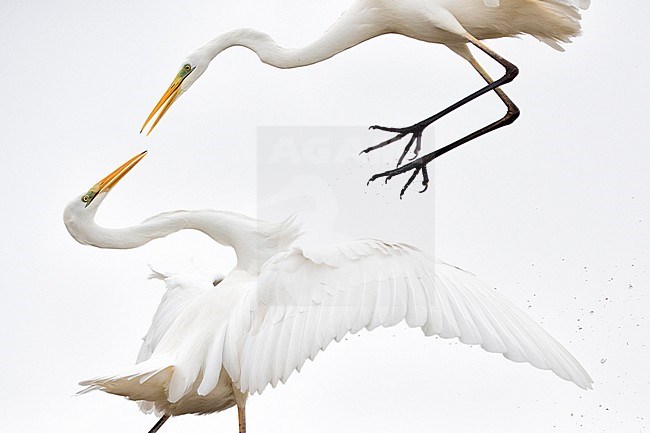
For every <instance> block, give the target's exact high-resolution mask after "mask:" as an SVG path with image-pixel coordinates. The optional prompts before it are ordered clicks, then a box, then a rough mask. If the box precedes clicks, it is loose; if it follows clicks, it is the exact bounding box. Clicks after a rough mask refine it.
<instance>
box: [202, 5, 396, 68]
mask: <svg viewBox="0 0 650 433" xmlns="http://www.w3.org/2000/svg"><path fill="white" fill-rule="evenodd" d="M384 21H385V20H382V19H381V16H380V15H378V14H377V12H376V11H375V9H373V8H369V7H367V6H361V5H360V6H357V7H353V8H351V9H350V10H348V11H346V12H345V13H344V14H343V15H342V16H341V18H339V20H338V21H336V22H335V23H334V25H332V26H331V27H330V28H329V29H328V30H327V31H326V32H325V34H324V35H323V36H321V37H320V38H319V39H317V40H316V41H314V42H312V43H311V44H309V45H307V46H304V47H302V48H293V49H289V48H283V47H281V46H279V45H278V44H277V43H276V42H275V41H274V40H273V38H271V37H270V36H269V35H267V34H266V33H263V32H260V31H258V30H254V29H238V30H233V31H231V32H228V33H224V34H223V35H221V36H219V37H217V38H216V39H214V40H212V41H211V42H209V43H208V44H206V45H205V46H204V47H202V48H200V49H199V51H204V50H205V52H206V54H207V55H208V57H210V59H213V58H214V57H216V56H217V55H218V54H219V53H221V52H222V51H224V50H225V49H227V48H230V47H234V46H242V47H246V48H248V49H250V50H252V51H253V52H255V53H256V54H257V56H258V57H259V58H260V60H261V61H262V62H264V63H266V64H269V65H271V66H275V67H276V68H281V69H288V68H298V67H301V66H307V65H312V64H314V63H318V62H322V61H323V60H327V59H329V58H330V57H333V56H335V55H336V54H338V53H340V52H342V51H345V50H347V49H348V48H352V47H354V46H355V45H358V44H360V43H362V42H364V41H367V40H369V39H372V38H374V37H376V36H379V35H382V34H386V33H389V32H390V30H389V27H388V25H386V24H385V22H384Z"/></svg>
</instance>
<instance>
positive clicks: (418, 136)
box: [361, 125, 425, 167]
mask: <svg viewBox="0 0 650 433" xmlns="http://www.w3.org/2000/svg"><path fill="white" fill-rule="evenodd" d="M424 128H425V127H423V126H411V127H408V128H387V127H385V126H378V125H375V126H371V127H370V129H376V130H378V131H386V132H394V133H396V134H397V135H395V136H394V137H393V138H390V139H388V140H386V141H382V142H381V143H379V144H377V145H375V146H370V147H369V148H367V149H364V150H362V151H361V155H363V154H364V153H370V152H372V151H373V150H377V149H381V148H382V147H385V146H388V145H389V144H392V143H395V142H397V141H400V140H401V139H402V138H404V137H406V136H407V135H410V136H411V138H410V139H409V141H408V143H407V144H406V146H405V147H404V152H402V156H400V158H399V161H398V162H397V167H400V166H401V165H402V163H403V162H404V158H406V155H408V153H409V152H410V150H411V148H412V147H413V144H415V149H414V150H413V157H412V158H411V159H409V161H413V160H414V159H415V158H417V157H418V156H419V155H420V151H421V150H422V133H423V132H424Z"/></svg>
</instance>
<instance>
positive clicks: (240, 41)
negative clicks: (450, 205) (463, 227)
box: [141, 0, 590, 195]
mask: <svg viewBox="0 0 650 433" xmlns="http://www.w3.org/2000/svg"><path fill="white" fill-rule="evenodd" d="M589 4H590V0H356V1H355V2H354V3H353V4H352V6H351V7H350V8H349V9H348V10H347V11H345V12H344V13H343V15H342V16H341V17H340V18H339V20H338V21H336V22H335V23H334V24H333V25H332V26H331V27H330V28H329V30H327V31H326V32H325V34H324V35H323V36H322V37H321V38H319V39H318V40H316V41H314V42H313V43H311V44H309V45H307V46H304V47H302V48H296V49H287V48H283V47H280V46H279V45H278V44H277V43H276V42H275V41H274V40H273V39H272V38H271V37H270V36H269V35H267V34H265V33H262V32H259V31H257V30H253V29H239V30H234V31H231V32H228V33H225V34H222V35H221V36H218V37H217V38H216V39H214V40H212V41H210V42H208V43H207V44H206V45H204V46H203V47H201V48H199V49H198V50H196V51H194V52H192V53H191V54H190V55H189V56H188V57H187V58H186V59H185V60H184V61H183V63H182V66H181V69H180V71H179V72H178V74H177V75H176V77H175V78H174V80H173V82H172V84H171V85H170V86H169V88H168V89H167V91H166V92H165V94H164V95H163V96H162V98H161V99H160V101H159V102H158V104H156V106H155V107H154V109H153V110H152V111H151V114H149V116H148V117H147V120H146V121H145V122H144V124H143V125H142V129H141V132H142V131H143V130H144V129H145V127H146V126H147V124H149V122H150V121H151V120H152V119H153V118H154V116H156V114H158V116H157V117H156V118H155V120H154V121H153V123H152V125H151V128H150V130H149V133H150V132H151V131H152V130H153V128H155V126H156V125H157V124H158V122H159V121H160V119H161V118H162V117H163V115H164V114H165V113H166V112H167V110H169V107H171V105H172V104H173V103H174V101H176V100H177V99H178V97H179V96H180V95H181V94H183V92H185V91H186V90H187V89H188V88H189V87H190V86H191V85H192V84H193V83H194V82H195V81H196V80H197V79H198V78H199V77H200V76H201V74H203V72H205V70H206V69H207V67H208V65H209V64H210V62H211V61H212V60H213V59H214V58H215V57H216V56H217V55H218V54H219V53H221V52H222V51H224V50H225V49H227V48H230V47H233V46H243V47H246V48H248V49H250V50H252V51H254V52H255V53H256V54H257V55H258V57H259V58H260V60H261V61H262V62H264V63H266V64H269V65H271V66H275V67H277V68H297V67H301V66H307V65H312V64H314V63H318V62H322V61H324V60H327V59H329V58H330V57H332V56H334V55H336V54H338V53H340V52H342V51H345V50H347V49H348V48H351V47H353V46H355V45H358V44H360V43H362V42H364V41H367V40H369V39H372V38H374V37H376V36H380V35H384V34H388V33H397V34H401V35H404V36H407V37H409V38H414V39H418V40H421V41H426V42H431V43H437V44H443V45H446V46H448V47H449V48H450V49H451V50H452V51H453V52H455V53H457V54H458V55H460V56H461V57H462V58H464V59H465V60H467V61H468V62H469V63H470V65H471V66H472V67H473V68H474V69H476V71H477V72H478V73H479V74H480V75H481V77H483V79H484V80H485V81H486V82H487V85H486V86H485V87H483V88H482V89H480V90H478V91H476V92H474V93H472V94H470V95H469V96H467V97H465V98H463V99H461V100H460V101H458V102H456V103H455V104H452V105H450V106H449V107H447V108H445V109H444V110H442V111H440V112H439V113H437V114H434V115H433V116H431V117H429V118H427V119H425V120H423V121H421V122H418V123H415V124H413V125H411V126H408V127H405V128H387V127H382V126H373V127H371V128H372V129H378V130H382V131H387V132H391V133H394V134H396V135H395V136H394V137H392V138H390V139H388V140H386V141H384V142H382V143H380V144H378V145H376V146H372V147H369V148H367V149H365V150H364V151H363V152H362V153H368V152H371V151H373V150H376V149H379V148H381V147H384V146H387V145H389V144H391V143H395V142H398V141H400V140H402V139H407V140H408V141H407V144H406V146H405V148H404V152H403V153H402V156H401V157H400V158H399V161H398V163H397V167H396V168H395V169H393V170H389V171H386V172H383V173H379V174H377V175H375V176H373V177H372V178H371V181H373V180H376V179H379V178H382V177H383V178H386V180H387V181H388V180H389V179H391V178H392V177H394V176H396V175H399V174H403V173H407V172H412V174H411V177H410V178H409V180H408V181H407V183H406V184H405V186H404V188H403V189H402V192H401V195H403V194H404V193H405V192H406V190H407V189H408V187H409V186H410V185H411V184H412V183H413V181H414V180H415V179H416V178H417V176H418V175H419V174H422V185H423V187H424V189H423V190H422V191H421V192H424V191H425V190H426V189H427V187H428V184H429V175H428V173H427V164H429V163H430V162H431V161H433V160H434V159H435V158H437V157H438V156H440V155H442V154H444V153H446V152H449V151H450V150H452V149H454V148H456V147H458V146H460V145H462V144H464V143H467V142H468V141H471V140H473V139H475V138H477V137H480V136H482V135H484V134H486V133H488V132H491V131H494V130H496V129H498V128H501V127H503V126H506V125H509V124H511V123H512V122H514V121H515V120H516V119H517V117H519V109H518V108H517V106H515V104H514V103H513V102H512V101H511V100H510V99H509V98H508V96H507V95H506V94H505V93H504V92H503V90H501V89H500V88H499V87H500V86H502V85H503V84H506V83H509V82H510V81H512V80H513V79H514V78H515V77H516V76H517V74H518V69H517V67H516V66H515V65H513V64H512V63H510V62H509V61H507V60H506V59H504V58H503V57H501V56H500V55H498V54H497V53H495V52H494V51H492V50H491V49H490V48H489V47H488V46H487V45H485V44H484V43H483V42H482V40H484V39H495V38H503V37H512V36H518V35H521V34H528V35H532V36H534V37H535V38H537V39H539V40H541V41H542V42H545V43H547V44H548V45H550V46H551V47H553V48H555V49H557V50H562V47H561V46H560V44H559V43H561V42H570V40H571V38H573V37H576V36H578V35H579V34H580V28H581V26H580V19H581V15H580V9H586V8H588V7H589ZM468 44H472V45H474V46H476V47H477V48H478V49H480V50H481V51H483V52H485V53H486V54H487V55H489V56H490V57H492V58H493V59H494V60H496V61H497V62H498V63H500V64H501V65H502V66H503V67H504V68H505V74H504V75H503V76H502V77H501V78H499V79H497V80H496V81H495V80H492V78H491V77H490V76H489V75H488V73H487V72H486V71H485V70H484V69H483V67H482V66H481V65H480V64H479V63H478V61H477V60H476V59H475V58H474V56H473V55H472V53H471V52H470V50H469V47H468ZM490 90H494V91H495V92H496V94H497V95H498V96H499V98H500V99H501V100H502V101H503V103H504V104H505V105H506V107H507V112H506V114H505V115H504V116H503V117H502V118H501V119H499V120H497V121H495V122H493V123H490V124H489V125H487V126H485V127H483V128H480V129H478V130H476V131H474V132H472V133H471V134H468V135H466V136H465V137H463V138H461V139H459V140H456V141H454V142H453V143H451V144H448V145H446V146H444V147H441V148H440V149H437V150H435V151H433V152H431V153H428V154H426V155H424V156H422V157H419V154H420V151H421V149H422V134H423V132H424V130H425V129H426V128H427V127H428V126H429V125H431V124H432V123H434V122H435V121H436V120H438V119H440V118H442V117H444V116H445V115H447V114H449V113H451V112H452V111H454V110H456V109H457V108H459V107H461V106H463V105H465V104H467V103H468V102H470V101H472V100H474V99H476V98H477V97H479V96H481V95H483V94H485V93H487V92H489V91H490ZM413 146H415V147H413ZM411 149H413V153H414V156H413V157H412V159H411V160H410V161H409V162H408V163H407V164H402V163H403V162H404V159H405V158H406V156H407V155H408V153H409V151H410V150H411Z"/></svg>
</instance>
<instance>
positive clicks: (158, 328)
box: [136, 268, 219, 415]
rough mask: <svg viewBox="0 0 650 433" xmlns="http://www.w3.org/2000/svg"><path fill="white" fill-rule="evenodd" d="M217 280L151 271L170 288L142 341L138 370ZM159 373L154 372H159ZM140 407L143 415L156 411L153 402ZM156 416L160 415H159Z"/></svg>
mask: <svg viewBox="0 0 650 433" xmlns="http://www.w3.org/2000/svg"><path fill="white" fill-rule="evenodd" d="M217 277H219V276H217V275H215V276H214V277H212V276H208V275H201V274H196V273H166V272H159V271H156V270H155V269H153V268H151V274H150V275H149V279H158V280H162V281H164V282H165V285H166V286H167V291H166V292H165V294H164V295H163V298H162V300H161V301H160V305H158V309H157V310H156V313H155V314H154V316H153V319H152V320H151V326H150V327H149V331H148V332H147V334H146V335H145V336H144V337H143V338H142V340H143V341H142V346H141V347H140V352H139V353H138V358H137V360H136V364H137V366H136V368H141V367H143V366H144V364H143V363H144V362H145V361H147V360H149V359H150V358H151V355H152V354H153V352H154V351H155V349H156V347H157V346H158V343H160V341H161V340H162V338H163V337H164V336H165V334H166V333H167V331H169V328H170V327H171V326H172V324H173V323H174V322H175V321H176V320H177V319H178V317H179V315H180V314H181V313H182V312H183V310H184V309H185V308H186V307H187V305H188V303H189V302H191V301H192V299H194V298H195V297H196V296H198V295H200V294H202V293H205V292H206V291H208V290H210V289H212V288H213V287H214V286H213V282H214V281H215V279H217ZM145 371H146V369H145ZM158 371H159V370H154V372H156V373H157V372H158ZM151 376H153V374H151V375H150V376H144V377H142V378H140V380H141V382H142V383H144V382H146V381H147V380H148V379H149V378H150V377H151ZM138 405H139V406H140V410H142V412H144V413H152V412H154V410H155V407H154V404H153V402H150V401H138ZM156 415H161V414H160V413H156Z"/></svg>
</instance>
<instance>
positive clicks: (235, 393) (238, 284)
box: [64, 153, 592, 433]
mask: <svg viewBox="0 0 650 433" xmlns="http://www.w3.org/2000/svg"><path fill="white" fill-rule="evenodd" d="M144 156H145V153H142V154H140V155H138V156H136V157H135V158H133V159H131V160H129V161H128V162H126V163H125V164H124V165H122V166H120V167H119V168H118V169H117V170H115V171H114V172H112V173H111V174H110V175H108V176H107V177H105V178H104V179H103V180H101V181H100V182H98V183H97V184H95V185H94V186H93V187H92V188H91V189H90V190H88V192H86V193H84V194H83V195H81V196H79V197H76V198H75V199H74V200H73V201H72V202H70V204H68V206H67V207H66V208H65V212H64V222H65V225H66V227H67V229H68V231H69V232H70V234H71V235H72V236H73V237H74V238H75V239H76V240H77V241H78V242H80V243H82V244H86V245H92V246H95V247H100V248H136V247H138V246H141V245H144V244H146V243H147V242H149V241H151V240H153V239H157V238H161V237H164V236H167V235H169V234H171V233H174V232H177V231H179V230H198V231H200V232H203V233H205V234H206V235H208V236H210V237H211V238H212V239H213V240H215V241H216V242H218V243H219V244H222V245H225V246H230V247H232V248H233V249H234V250H235V253H236V254H237V265H236V267H235V268H234V269H233V270H232V271H231V272H230V273H229V274H228V275H227V276H226V277H209V278H208V277H201V276H198V275H183V274H180V275H166V274H162V273H157V272H154V277H156V278H160V279H163V280H164V281H165V282H166V284H167V292H166V293H165V295H164V297H163V299H162V301H161V303H160V306H159V307H158V310H157V311H156V313H155V315H154V318H153V321H152V324H151V327H150V329H149V332H148V333H147V335H146V337H145V339H144V343H143V345H142V348H141V350H140V353H139V356H138V361H137V364H136V365H135V366H132V367H130V368H127V369H125V370H124V371H121V372H118V373H116V374H112V375H109V376H104V377H100V378H96V379H91V380H87V381H84V382H82V383H81V384H82V385H84V386H86V387H87V388H86V389H85V390H84V391H82V392H86V391H91V390H95V389H99V390H103V391H106V392H108V393H111V394H117V395H121V396H125V397H127V398H129V399H131V400H135V401H138V402H139V403H140V407H141V409H142V410H143V411H145V412H152V411H155V412H156V413H157V414H158V415H159V416H160V419H159V420H158V422H157V423H156V425H155V426H154V428H153V429H152V430H151V432H155V431H157V430H158V429H159V428H160V427H161V426H162V425H163V424H164V423H165V422H166V421H167V420H168V419H169V418H170V417H172V416H178V415H183V414H190V413H194V414H208V413H212V412H219V411H222V410H225V409H227V408H230V407H233V406H237V409H238V413H239V431H240V432H242V433H243V432H245V430H246V418H245V404H246V397H247V395H248V394H253V393H261V392H262V391H263V390H264V389H265V388H266V387H267V386H268V385H271V386H276V385H277V384H278V382H285V381H286V380H287V379H288V378H289V376H290V375H291V374H292V373H293V371H295V370H297V371H300V369H301V367H302V366H303V364H304V362H305V361H306V360H307V359H312V360H313V359H314V358H315V357H316V355H317V354H318V353H319V352H320V351H321V350H324V349H325V348H326V347H327V346H328V345H329V344H330V343H331V342H332V341H340V340H341V339H342V338H343V337H344V336H345V335H347V334H348V333H356V332H359V331H360V330H362V329H364V328H365V329H368V330H372V329H374V328H376V327H379V326H384V327H388V326H394V325H397V324H399V323H401V322H406V324H407V325H408V326H410V327H413V328H415V327H418V328H421V329H422V331H423V333H424V334H425V335H427V336H430V335H439V336H440V337H442V338H458V339H459V340H460V341H461V342H463V343H466V344H477V345H480V346H481V347H483V348H484V349H485V350H487V351H490V352H496V353H501V354H503V355H504V356H505V357H506V358H508V359H510V360H513V361H516V362H529V363H530V364H532V365H533V366H535V367H538V368H541V369H548V370H552V371H553V372H554V373H555V374H557V375H558V376H560V377H561V378H563V379H566V380H570V381H573V382H574V383H575V384H576V385H578V386H579V387H581V388H584V389H588V388H591V384H592V380H591V378H590V377H589V375H588V374H587V372H586V371H585V370H584V368H582V366H581V365H580V364H579V363H578V361H577V360H576V359H575V358H574V357H573V356H572V355H571V354H570V353H569V352H568V351H567V350H566V349H565V348H564V347H562V345H560V343H558V342H557V341H556V340H555V339H553V337H551V336H550V335H549V334H548V333H547V332H546V331H544V330H543V329H542V328H541V327H540V326H539V325H538V324H536V323H535V322H534V321H533V320H532V319H530V318H529V317H528V316H527V315H526V314H525V313H523V312H522V311H521V310H519V309H518V308H517V307H515V306H514V305H513V304H511V303H510V302H509V301H508V300H507V299H506V298H504V297H503V296H501V295H500V294H499V292H497V291H496V290H494V289H492V288H491V287H489V286H486V285H485V284H483V283H482V282H481V281H479V280H478V279H477V278H476V277H475V276H474V275H473V274H471V273H469V272H466V271H464V270H462V269H459V268H457V267H454V266H451V265H448V264H446V263H442V262H434V261H432V260H430V259H429V258H428V257H426V256H425V255H424V254H423V253H422V252H420V251H419V250H418V249H417V248H414V247H412V246H409V245H405V244H400V243H391V242H385V241H380V240H373V239H366V240H358V241H354V242H349V243H345V244H341V245H336V246H330V247H324V248H312V249H307V248H299V247H296V246H292V243H293V242H294V241H295V240H296V239H297V238H298V236H299V228H298V227H297V225H296V224H295V223H294V221H293V220H292V219H288V220H286V221H284V222H280V223H269V222H264V221H258V220H256V219H253V218H249V217H246V216H244V215H240V214H238V213H234V212H226V211H218V210H196V211H185V210H179V211H172V212H166V213H162V214H159V215H156V216H153V217H151V218H148V219H146V220H145V221H143V222H142V223H141V224H139V225H136V226H132V227H127V228H119V229H115V228H113V229H110V228H103V227H100V226H98V225H96V224H95V222H94V218H95V214H96V212H97V210H98V209H99V206H100V204H101V203H102V201H103V200H104V199H105V198H106V195H107V194H108V192H109V191H110V190H111V188H113V187H114V186H115V184H116V183H117V182H119V180H120V179H121V178H122V177H123V176H124V175H125V174H126V173H128V172H129V171H130V170H131V169H132V168H133V167H134V166H135V165H136V164H137V163H138V162H139V161H140V160H142V158H143V157H144ZM423 374H426V372H423Z"/></svg>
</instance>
